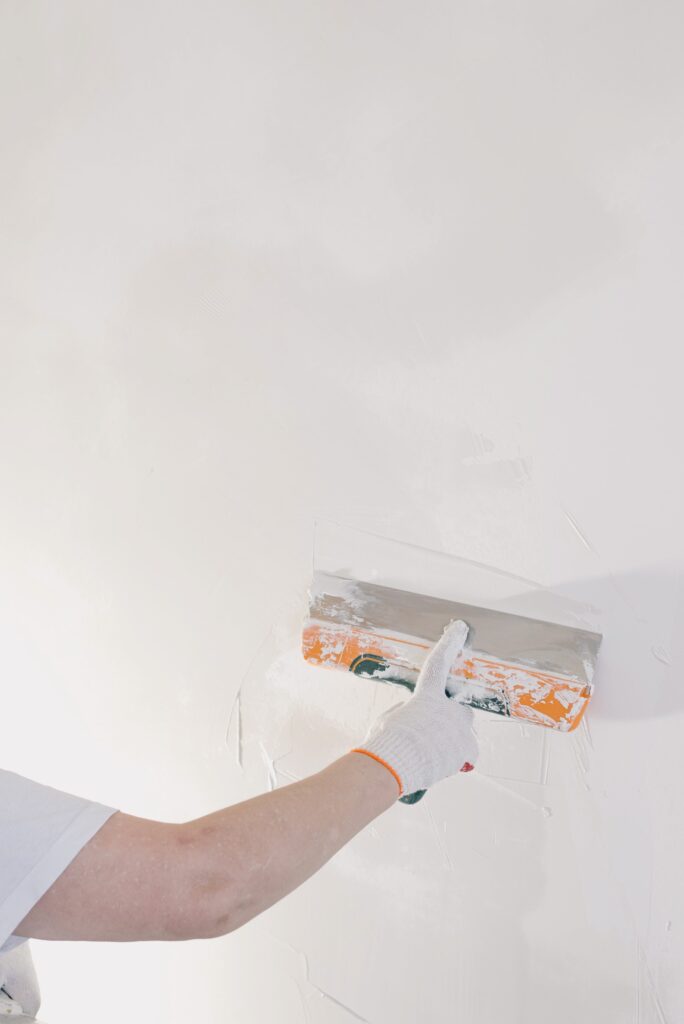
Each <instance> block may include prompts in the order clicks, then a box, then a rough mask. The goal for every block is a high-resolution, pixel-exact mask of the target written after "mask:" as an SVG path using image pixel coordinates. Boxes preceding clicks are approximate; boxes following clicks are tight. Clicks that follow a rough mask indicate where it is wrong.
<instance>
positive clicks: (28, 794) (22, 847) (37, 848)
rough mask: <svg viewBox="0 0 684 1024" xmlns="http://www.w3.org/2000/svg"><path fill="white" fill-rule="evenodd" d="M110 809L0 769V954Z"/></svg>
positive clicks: (16, 941)
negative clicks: (18, 926)
mask: <svg viewBox="0 0 684 1024" xmlns="http://www.w3.org/2000/svg"><path fill="white" fill-rule="evenodd" d="M115 813H116V808H114V807H107V806H105V805H104V804H100V803H95V802H93V801H92V800H84V799H83V798H82V797H79V796H72V795H71V794H70V793H63V792H61V790H58V789H53V788H52V787H51V786H43V785H42V784H41V783H39V782H33V781H32V780H31V779H25V778H23V776H21V775H15V773H14V772H7V771H3V770H2V769H0V953H3V952H7V951H8V950H10V949H12V948H14V946H17V945H19V943H21V942H24V941H25V940H24V939H23V938H20V937H19V936H15V935H13V934H12V933H13V931H14V929H15V928H16V926H17V925H18V924H19V922H20V921H22V920H23V919H24V918H25V917H26V915H27V914H28V912H29V910H30V909H31V908H32V907H33V906H34V905H35V904H36V903H37V902H38V900H39V899H40V898H41V896H42V895H43V894H44V893H45V892H47V890H48V889H49V888H50V886H51V885H52V883H53V882H54V881H56V879H57V878H59V876H60V875H61V874H62V872H63V871H64V870H65V869H66V868H67V867H68V866H69V864H70V863H71V861H72V860H73V859H74V857H75V856H76V854H77V853H79V851H80V850H82V849H83V847H84V846H85V844H86V843H87V842H88V840H89V839H92V837H93V836H94V835H95V833H96V832H97V831H98V830H99V829H100V828H101V827H102V826H103V825H104V823H105V822H106V821H107V819H108V818H110V817H111V816H112V814H115Z"/></svg>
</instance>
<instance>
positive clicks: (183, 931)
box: [15, 753, 398, 941]
mask: <svg viewBox="0 0 684 1024" xmlns="http://www.w3.org/2000/svg"><path fill="white" fill-rule="evenodd" d="M397 795H398V792H397V785H396V782H395V781H394V779H393V778H392V776H391V775H390V774H389V772H387V771H386V770H385V769H384V768H383V767H382V766H381V765H379V764H377V763H376V762H374V761H372V760H371V759H370V758H367V757H363V756H362V755H360V754H356V753H350V754H346V755H345V756H344V757H341V758H340V759H339V760H337V761H334V762H333V763H332V764H331V765H329V766H328V767H327V768H325V769H323V771H321V772H318V773H317V774H315V775H311V776H309V777H308V778H306V779H302V781H301V782H296V783H293V784H292V785H289V786H285V787H283V788H281V789H277V790H275V791H274V792H272V793H266V794H264V795H262V796H258V797H255V798H254V799H252V800H246V801H244V802H243V803H239V804H234V805H233V806H231V807H226V808H223V809H221V810H219V811H215V812H214V813H212V814H208V815H206V816H205V817H202V818H197V819H195V820H193V821H190V822H186V823H183V824H169V823H165V822H159V821H151V820H148V819H145V818H137V817H134V816H132V815H128V814H122V813H121V812H119V813H117V814H114V815H113V816H112V817H111V818H110V819H109V820H108V821H107V822H105V824H104V825H103V826H102V828H101V829H100V831H99V832H98V833H97V834H96V835H95V836H94V837H93V838H92V839H91V840H90V842H89V843H87V844H86V846H85V847H84V848H83V850H81V852H80V853H79V854H78V855H77V856H76V857H75V858H74V860H73V861H72V862H71V864H70V865H69V867H68V868H67V869H66V871H64V873H63V874H62V875H61V876H60V877H59V878H58V879H57V881H56V882H55V883H54V884H53V885H52V887H51V888H50V889H49V890H48V891H47V893H45V895H44V896H43V897H42V898H41V899H40V900H39V901H38V903H36V905H35V906H34V907H33V909H32V910H31V911H30V912H29V913H28V914H27V916H26V917H25V918H24V920H23V921H22V922H21V924H20V925H18V926H17V928H16V929H15V934H17V935H21V936H25V937H27V938H36V939H89V940H108V941H133V940H141V939H148V940H151V939H157V940H164V939H191V938H209V937H212V936H216V935H222V934H225V933H226V932H229V931H232V930H234V929H235V928H237V927H239V926H240V925H241V924H244V923H245V922H246V921H248V920H250V919H251V918H252V917H254V916H256V914H259V913H261V911H262V910H264V909H266V907H269V906H271V905H272V904H273V903H276V902H277V901H278V900H279V899H281V898H282V897H283V896H285V895H287V893H289V892H291V891H292V890H293V889H294V888H296V887H297V886H298V885H300V884H301V883H302V882H303V881H304V880H305V879H306V878H308V877H309V876H310V875H312V874H313V873H314V872H315V871H317V870H318V869H319V868H320V867H322V865H323V864H324V863H325V862H326V861H327V860H329V859H330V857H332V856H333V854H334V853H336V852H337V850H339V849H340V848H341V847H342V846H344V845H345V843H347V842H349V840H350V839H351V838H352V837H353V836H354V835H356V833H357V832H359V831H360V830H361V829H362V828H364V827H365V826H366V825H367V824H368V823H369V822H370V821H372V820H373V819H374V818H375V817H377V816H378V815H379V814H381V813H382V812H383V811H385V810H386V809H387V808H388V807H390V806H391V804H393V803H394V802H395V800H396V799H397Z"/></svg>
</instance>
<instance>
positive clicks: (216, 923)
mask: <svg viewBox="0 0 684 1024" xmlns="http://www.w3.org/2000/svg"><path fill="white" fill-rule="evenodd" d="M211 832H212V830H211V828H210V827H207V826H200V825H199V824H198V823H197V822H188V823H187V824H185V825H182V826H180V828H179V833H178V840H177V844H178V854H179V857H180V860H181V864H182V870H181V877H183V878H184V879H185V883H184V885H183V887H182V891H180V892H178V894H177V897H178V898H177V900H176V912H177V913H176V915H175V920H174V921H173V923H172V931H173V934H171V935H169V938H171V939H175V940H187V939H215V938H219V937H220V936H222V935H227V934H229V933H230V932H233V931H235V930H236V929H237V928H239V927H241V925H243V924H246V923H247V922H248V921H250V920H251V919H252V918H253V917H255V916H256V914H257V913H259V909H261V908H259V907H257V901H256V900H255V899H253V898H252V896H251V895H250V891H249V890H250V888H251V887H250V884H249V877H248V876H249V872H248V871H241V870H240V869H239V867H237V868H235V869H234V870H230V869H228V868H227V867H226V866H225V864H224V863H219V861H223V860H224V859H225V860H227V859H228V856H227V855H226V856H225V858H224V857H223V856H221V851H220V848H218V844H217V843H216V841H215V837H213V836H212V835H211ZM238 862H239V858H238Z"/></svg>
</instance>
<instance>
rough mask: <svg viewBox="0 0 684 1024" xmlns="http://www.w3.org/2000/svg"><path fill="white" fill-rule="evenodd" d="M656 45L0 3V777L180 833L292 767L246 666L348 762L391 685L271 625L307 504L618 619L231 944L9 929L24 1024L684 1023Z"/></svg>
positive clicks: (543, 22)
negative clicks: (358, 734)
mask: <svg viewBox="0 0 684 1024" xmlns="http://www.w3.org/2000/svg"><path fill="white" fill-rule="evenodd" d="M683 22H684V16H683V15H682V9H681V5H678V4H675V3H669V2H665V0H657V2H656V3H654V4H651V5H649V6H645V5H643V4H640V3H635V2H632V0H628V2H621V3H617V2H599V3H596V2H591V3H589V2H584V0H576V2H572V3H571V2H565V3H559V4H558V3H557V4H548V3H542V2H531V0H529V2H521V3H517V4H510V3H506V2H504V0H493V2H491V3H486V4H483V3H471V2H460V3H457V4H454V3H437V2H430V0H428V2H426V3H423V4H419V5H416V4H409V3H405V2H403V0H399V2H393V3H389V2H370V3H366V4H363V5H350V4H347V3H340V2H332V3H330V4H313V3H301V2H297V0H295V2H293V3H290V4H278V3H255V4H234V3H218V2H211V0H198V2H196V3H193V4H181V3H173V2H170V3H169V2H166V3H163V4H162V3H160V2H152V0H143V2H138V3H135V4H133V3H126V2H123V3H118V4H103V3H99V2H95V3H94V2H92V0H90V2H88V3H86V2H79V0H64V2H62V3H60V4H41V3H37V2H35V0H21V2H20V0H5V2H4V3H3V4H2V6H1V7H0V140H1V142H0V145H1V146H2V158H1V159H0V236H1V238H2V245H1V246H0V312H1V320H0V330H2V338H1V340H0V346H1V347H0V676H1V678H2V692H3V715H2V718H3V738H2V756H3V763H4V765H5V766H6V767H8V768H11V769H13V770H15V771H19V772H22V773H24V774H26V775H29V776H31V777H33V778H37V779H39V780H42V781H45V782H48V783H50V784H52V785H55V786H58V787H61V788H65V789H69V790H71V791H74V792H77V793H82V794H84V795H86V796H91V797H93V798H95V799H98V800H102V801H103V802H109V803H113V804H115V805H116V806H119V807H121V808H122V809H124V810H126V811H129V812H131V813H135V814H140V815H146V816H150V817H156V818H160V819H164V820H182V819H187V818H190V817H195V816H198V815H200V814H203V813H206V812H208V811H209V810H211V809H214V808H216V807H217V806H220V805H222V804H224V803H227V802H229V801H231V800H234V799H236V798H238V797H239V796H240V795H242V793H243V792H244V791H245V789H246V788H247V789H248V788H249V787H250V786H261V787H262V788H264V787H265V786H266V785H267V784H268V783H269V775H270V778H271V783H272V784H275V783H278V784H279V783H280V782H282V781H286V776H283V777H282V778H281V777H279V776H278V774H277V770H276V769H274V770H272V771H271V772H270V773H269V770H268V763H267V759H266V760H264V759H263V758H262V760H261V762H259V760H258V757H257V754H258V752H259V751H258V748H257V747H254V745H252V746H249V744H247V746H246V748H245V751H244V754H245V762H244V765H243V773H241V772H240V770H239V767H238V765H237V763H236V757H235V749H234V743H233V741H232V739H231V736H230V734H229V736H228V743H226V735H225V734H226V727H227V723H228V719H229V716H230V713H231V708H234V701H235V696H236V694H237V691H238V688H239V686H240V685H241V683H243V684H244V685H245V687H247V690H248V692H249V694H250V700H249V701H247V700H246V701H245V709H244V710H245V715H246V716H249V715H250V714H251V715H252V718H251V722H252V725H251V726H250V729H252V733H251V735H256V736H259V735H260V730H262V729H263V736H262V742H263V743H264V749H265V750H266V752H267V755H268V754H269V750H277V751H278V752H280V753H282V752H283V750H286V749H287V747H288V736H289V734H288V735H286V734H285V733H284V732H283V729H284V725H283V720H282V718H279V717H278V714H276V713H275V712H274V710H273V708H274V707H276V709H280V712H282V714H286V715H287V717H288V720H289V722H290V724H291V727H292V728H291V731H292V735H291V736H290V739H291V740H292V752H290V753H288V757H290V759H291V763H290V768H289V769H288V770H290V771H291V772H292V773H293V774H296V772H297V771H299V770H313V769H315V768H316V767H319V766H320V765H322V764H323V763H324V762H325V760H326V759H327V758H329V757H331V756H333V755H334V754H336V753H337V752H338V750H339V749H344V745H345V743H346V742H347V736H348V735H351V733H352V732H353V731H354V729H355V728H356V726H357V725H358V726H359V727H360V726H361V725H362V724H363V722H364V720H365V718H364V716H367V715H368V714H369V713H370V711H371V710H372V706H371V705H370V704H369V702H370V701H374V700H376V698H375V697H371V696H370V694H369V690H368V689H360V690H358V691H354V692H352V691H351V690H350V689H349V685H350V684H349V681H348V680H346V679H343V682H344V686H345V687H346V689H344V690H341V689H340V688H339V687H340V685H341V682H340V681H337V680H336V677H334V675H333V674H330V673H328V674H326V675H325V684H323V683H321V684H320V686H319V685H318V682H319V675H318V672H317V671H316V670H313V669H310V670H304V669H303V667H302V666H301V665H300V664H299V663H298V662H296V661H295V660H294V658H293V654H292V632H291V631H290V632H288V629H287V628H285V626H284V625H283V622H284V619H283V611H282V609H283V608H284V607H289V603H290V601H291V594H292V593H293V592H298V591H299V590H300V589H301V587H302V586H303V585H304V584H305V582H306V578H307V575H308V573H309V571H310V565H311V541H312V533H313V523H314V520H316V519H317V518H325V517H332V518H334V519H337V520H339V521H342V522H344V523H347V524H348V525H351V526H356V527H359V528H362V529H364V530H370V531H374V532H377V533H381V534H386V535H389V536H393V537H396V538H398V539H400V540H401V541H404V542H406V543H411V544H417V545H423V546H425V547H429V548H433V549H436V550H438V551H443V552H448V553H452V554H455V555H458V556H461V557H464V558H468V559H472V560H475V561H478V562H484V563H488V564H491V565H495V566H497V567H498V568H499V569H501V570H503V571H505V572H508V573H511V574H514V575H516V576H520V577H524V578H526V579H530V580H533V581H536V582H538V583H539V584H541V585H543V586H545V587H550V588H552V589H553V590H554V592H556V593H558V594H561V595H563V596H564V597H565V598H567V599H568V600H573V601H577V602H579V603H580V604H581V605H582V606H583V607H585V606H587V605H588V606H590V607H591V609H593V610H592V612H591V614H592V615H595V616H596V618H597V620H598V621H600V624H601V628H602V629H603V630H604V632H605V634H606V642H605V649H604V653H603V658H602V664H601V674H600V676H599V688H598V692H597V697H596V701H595V706H594V708H593V711H592V714H591V716H590V719H589V726H588V729H587V730H583V731H582V733H580V734H578V736H577V737H574V738H572V739H571V740H570V742H569V743H565V744H561V743H560V742H559V743H556V742H551V741H549V744H548V749H545V750H544V751H542V750H541V747H540V742H541V741H540V740H539V739H538V738H537V737H536V735H532V734H530V735H527V734H525V733H524V731H514V732H511V731H510V730H508V731H507V732H506V734H505V736H504V735H503V734H500V733H496V732H495V730H496V725H495V724H492V722H491V721H490V722H487V723H484V724H483V726H482V728H483V740H484V745H485V747H486V749H487V751H488V752H489V753H488V756H489V757H490V762H489V767H488V768H487V770H484V769H483V770H482V771H481V772H479V773H474V774H473V776H472V777H469V778H468V779H460V780H455V781H454V782H453V783H451V782H450V783H445V784H444V785H443V786H442V787H440V788H438V789H437V790H435V792H434V793H432V794H430V797H429V798H428V799H426V800H425V801H423V803H422V804H421V805H418V806H417V807H416V808H404V807H397V808H395V809H394V810H392V811H391V812H390V813H389V814H388V815H387V816H386V817H385V818H383V819H382V820H381V821H380V822H378V824H377V826H376V827H375V828H374V829H372V830H369V831H368V832H367V833H366V834H364V835H363V836H361V837H360V838H359V839H358V840H357V841H356V842H355V843H354V844H353V845H352V846H351V847H349V848H348V849H347V850H346V851H345V852H344V853H343V854H342V855H341V856H340V857H339V858H337V859H336V860H335V861H334V862H333V863H332V864H331V865H329V867H328V868H326V869H325V870H324V871H323V872H322V873H321V874H320V875H319V876H318V877H317V878H316V879H315V880H314V881H312V882H311V884H310V885H309V886H307V887H306V888H305V889H302V890H301V891H300V892H298V893H296V894H295V895H294V896H293V897H291V898H290V899H289V900H287V901H286V902H284V903H283V904H282V905H281V906H279V907H278V908H276V909H275V910H274V911H273V912H272V914H269V915H266V916H265V917H264V918H262V919H260V920H259V921H257V922H254V923H253V924H252V925H250V926H248V927H247V928H246V929H244V930H243V931H241V932H239V933H237V934H235V935H232V936H228V937H226V938H225V939H222V940H218V941H215V942H211V943H205V942H195V943H189V944H184V945H176V946H174V945H167V946H164V945H156V944H152V945H130V946H126V945H121V946H116V945H101V946H98V945H78V944H72V945H69V944H64V945H60V944H51V943H36V944H35V958H36V961H37V964H38V967H39V971H40V975H41V979H42V983H43V989H44V1010H43V1013H42V1016H43V1017H44V1018H45V1020H47V1021H49V1022H50V1024H60V1022H62V1021H67V1020H68V1021H69V1022H70V1024H86V1022H87V1021H88V1022H89V1021H91V1020H92V1019H93V1016H95V1017H96V1018H97V1020H98V1022H99V1024H114V1022H115V1021H116V1022H119V1021H120V1020H121V1019H135V1020H140V1021H143V1020H149V1021H155V1022H156V1021H162V1020H164V1021H165V1022H169V1024H176V1022H178V1024H180V1022H181V1021H187V1020H188V1019H195V1018H196V1019H198V1020H206V1021H209V1022H212V1024H213V1022H214V1021H216V1022H220V1021H221V1022H222V1021H231V1022H236V1024H256V1022H259V1024H261V1022H265V1021H268V1022H271V1021H272V1022H277V1024H299V1022H310V1024H345V1022H346V1021H351V1020H355V1019H356V1020H358V1019H361V1020H366V1021H368V1022H370V1024H389V1022H390V1021H391V1022H392V1024H414V1022H415V1021H417V1020H426V1021H434V1022H436V1024H441V1022H443V1021H444V1022H446V1021H451V1020H459V1021H463V1022H464V1024H494V1022H496V1024H501V1022H502V1021H506V1022H507V1024H509V1022H510V1024H513V1022H521V1024H522V1022H524V1024H542V1022H546V1021H548V1020H550V1019H553V1020H554V1021H555V1022H556V1024H571V1022H572V1024H576V1022H577V1021H579V1020H582V1021H583V1022H585V1024H676V1022H678V1021H681V1020H683V1019H684V982H683V981H682V974H681V969H680V968H681V962H682V956H683V955H684V930H683V929H684V886H682V882H681V868H680V862H681V842H682V837H683V836H684V799H683V797H684V793H683V789H684V781H683V780H684V753H683V749H684V748H683V747H682V742H681V736H682V727H683V725H684V689H683V687H684V682H683V679H682V673H683V670H684V642H683V640H682V623H683V621H684V590H683V589H682V586H681V579H682V575H681V574H682V556H683V554H684V541H683V540H682V512H683V511H684V489H683V479H682V457H681V438H682V433H683V429H684V410H683V406H682V401H681V379H682V369H683V366H682V363H683V359H682V355H681V328H682V314H681V265H682V238H683V237H684V235H683V231H682V228H683V225H682V212H683V205H684V204H683V200H682V190H681V181H682V177H683V175H684V160H683V157H684V140H683V137H682V127H683V113H684V110H683V104H682V87H683V86H684V72H683V71H682V64H681V54H680V50H681V45H680V40H681V34H682V29H683V28H684V24H683ZM288 621H289V620H288ZM274 623H276V625H277V626H278V628H277V629H276V634H275V637H274V636H273V635H272V636H271V639H270V640H268V641H267V642H266V644H265V645H263V640H264V637H265V636H266V635H267V634H268V633H269V630H270V629H271V627H272V625H273V624H274ZM257 651H260V654H258V655H257V657H256V660H253V659H254V656H255V652H257ZM250 665H251V668H250ZM333 680H334V681H333ZM323 685H325V687H329V689H327V690H325V693H326V695H329V699H326V700H325V701H322V699H321V694H322V693H323V692H324V691H323V689H322V687H323ZM247 690H246V692H247ZM274 694H275V695H276V696H277V697H278V700H277V701H276V703H275V705H274V703H273V702H272V701H271V702H270V703H269V701H268V700H266V698H267V697H268V696H269V695H271V696H273V695H274ZM278 701H279V702H278ZM373 706H374V705H373ZM333 712H334V713H333ZM247 724H249V723H247ZM246 728H247V726H246ZM254 730H256V732H255V731H254ZM552 739H553V741H555V740H556V739H558V740H562V739H567V738H566V737H553V738H552ZM267 741H268V743H269V744H271V747H267ZM271 756H272V755H271ZM280 767H281V769H283V770H285V768H284V765H282V764H281V765H280ZM274 773H275V777H274ZM466 782H467V783H468V784H467V785H466ZM193 1014H194V1018H193Z"/></svg>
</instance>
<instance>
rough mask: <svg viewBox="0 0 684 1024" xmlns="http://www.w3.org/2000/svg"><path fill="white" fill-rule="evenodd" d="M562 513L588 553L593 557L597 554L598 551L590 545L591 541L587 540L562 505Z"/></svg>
mask: <svg viewBox="0 0 684 1024" xmlns="http://www.w3.org/2000/svg"><path fill="white" fill-rule="evenodd" d="M561 512H562V513H563V515H564V516H565V518H566V519H567V521H568V523H569V524H570V526H571V527H572V529H573V530H574V532H575V533H576V534H577V536H578V537H579V539H580V541H581V542H582V544H583V545H584V546H585V548H586V549H587V551H591V553H592V555H595V554H597V551H596V549H595V548H594V547H593V546H592V545H591V544H590V543H589V541H588V540H587V538H586V537H585V536H584V534H583V533H582V531H581V530H580V528H579V526H578V525H577V523H576V521H575V520H574V519H573V517H572V516H571V515H570V513H569V512H566V510H565V509H564V508H563V506H562V505H561Z"/></svg>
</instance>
